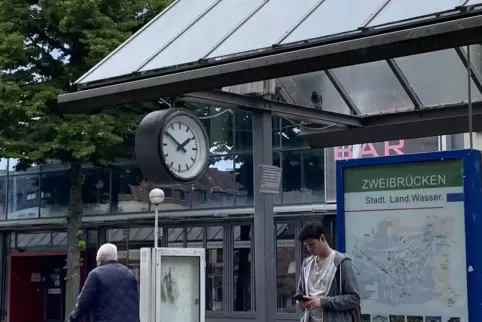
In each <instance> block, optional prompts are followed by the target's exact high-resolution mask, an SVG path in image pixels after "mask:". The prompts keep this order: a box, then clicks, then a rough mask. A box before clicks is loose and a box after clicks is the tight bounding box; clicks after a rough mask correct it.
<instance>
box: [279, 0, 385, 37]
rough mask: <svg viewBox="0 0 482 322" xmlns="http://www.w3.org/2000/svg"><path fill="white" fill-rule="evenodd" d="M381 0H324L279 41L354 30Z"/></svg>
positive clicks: (365, 19) (375, 8) (373, 10)
mask: <svg viewBox="0 0 482 322" xmlns="http://www.w3.org/2000/svg"><path fill="white" fill-rule="evenodd" d="M381 3H382V0H364V1H360V0H325V1H323V3H322V4H321V5H320V6H319V7H318V8H317V9H316V10H315V11H314V12H313V13H312V14H310V15H309V17H308V18H306V20H305V21H303V23H302V24H300V25H299V26H298V27H297V28H296V29H295V30H293V32H292V33H291V34H290V35H289V36H288V37H286V39H284V40H283V41H282V42H281V43H282V44H287V43H291V42H297V41H303V40H306V39H312V38H319V37H323V36H327V35H333V34H338V33H342V32H347V31H354V30H356V29H357V28H359V27H361V26H363V24H364V23H365V22H366V21H367V19H368V18H369V17H370V15H371V14H372V13H374V12H375V11H376V10H377V8H378V7H379V6H380V4H381Z"/></svg>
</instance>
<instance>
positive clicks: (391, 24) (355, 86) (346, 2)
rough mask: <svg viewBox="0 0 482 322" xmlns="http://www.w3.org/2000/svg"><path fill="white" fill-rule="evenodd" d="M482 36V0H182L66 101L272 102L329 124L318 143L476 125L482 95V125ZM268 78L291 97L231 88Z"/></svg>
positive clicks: (311, 136)
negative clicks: (470, 105) (469, 120)
mask: <svg viewBox="0 0 482 322" xmlns="http://www.w3.org/2000/svg"><path fill="white" fill-rule="evenodd" d="M480 43H482V0H436V1H435V0H364V1H359V0H303V1H293V0H177V1H175V2H173V3H172V4H171V5H170V6H169V7H168V8H166V9H165V10H164V11H163V12H162V13H160V14H159V15H158V16H156V17H155V18H154V19H153V20H152V21H151V22H149V23H148V24H147V25H146V26H144V27H143V28H142V29H140V30H139V31H138V32H137V33H136V34H134V35H133V36H132V37H131V38H129V39H128V40H127V41H126V42H125V43H123V44H122V45H121V46H119V48H117V49H116V50H114V51H113V52H112V53H111V54H110V55H109V56H107V57H106V58H105V59H104V60H102V61H101V62H99V63H98V64H97V65H96V66H94V67H93V68H92V69H91V70H90V71H88V72H87V73H86V74H85V75H83V76H82V77H81V78H80V79H78V80H77V82H76V83H77V84H78V87H79V91H78V92H75V93H69V94H64V95H60V96H59V99H58V101H59V104H60V105H61V106H62V107H63V108H64V109H65V110H66V111H70V112H76V113H78V112H81V113H87V112H91V111H96V110H99V109H101V108H103V107H106V106H113V105H118V104H125V103H130V102H134V101H140V100H153V99H157V98H160V97H173V96H177V97H184V98H186V97H187V98H190V99H192V100H196V101H206V102H208V101H211V102H213V104H218V105H223V104H224V105H226V106H229V105H232V106H233V107H235V106H243V107H247V108H252V109H253V110H255V109H261V110H262V109H264V110H269V111H271V112H274V113H279V114H282V115H288V116H290V117H293V118H296V116H299V117H298V119H300V120H304V121H311V122H313V123H316V124H318V125H320V124H322V125H328V126H327V127H326V129H325V128H321V129H320V128H319V127H318V128H316V129H315V130H305V134H307V138H308V141H309V143H310V145H312V146H316V147H326V146H333V145H342V144H354V143H363V142H373V141H380V140H379V139H380V135H381V133H383V134H382V135H383V139H384V140H390V139H398V138H415V137H422V136H431V135H442V134H454V133H463V132H467V121H466V119H467V102H468V101H471V102H473V109H474V110H473V111H474V112H473V113H474V114H473V115H474V116H473V117H474V128H473V129H474V131H479V130H480V131H482V122H481V121H482V106H479V105H480V104H479V103H478V101H480V100H482V79H481V77H480V70H481V66H482V57H481V54H482V51H481V48H480V45H479V44H480ZM469 45H470V46H469ZM469 75H470V76H469ZM261 80H274V81H275V82H276V88H277V90H278V91H280V92H282V94H283V97H284V102H279V101H276V102H275V101H270V100H266V99H265V98H260V97H252V96H244V95H239V94H233V93H226V92H223V91H220V89H222V88H223V87H226V86H231V85H237V84H245V83H249V82H255V81H261ZM469 84H470V86H469ZM318 94H319V98H321V101H322V102H323V103H320V106H316V97H313V95H318ZM222 103H223V104H222ZM479 110H480V111H479ZM479 116H480V120H479ZM422 123H423V125H422ZM408 124H410V125H412V126H411V127H410V131H407V125H408ZM478 124H480V125H478ZM479 127H480V128H479ZM348 129H349V131H348ZM402 132H403V133H404V134H403V135H402V134H400V133H402ZM377 139H378V140H377Z"/></svg>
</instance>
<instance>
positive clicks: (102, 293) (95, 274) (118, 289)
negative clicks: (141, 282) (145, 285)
mask: <svg viewBox="0 0 482 322" xmlns="http://www.w3.org/2000/svg"><path fill="white" fill-rule="evenodd" d="M89 312H90V313H91V317H92V319H91V321H92V322H139V290H138V284H137V280H136V278H135V276H134V274H133V273H132V271H131V270H130V269H129V268H127V267H126V266H124V265H122V264H120V263H119V262H117V261H110V262H107V263H106V264H104V265H102V266H99V267H97V268H95V269H94V270H92V271H91V272H90V273H89V276H88V277H87V280H86V281H85V284H84V287H83V288H82V292H81V293H80V295H79V297H78V298H77V304H76V305H75V307H74V310H73V311H72V313H71V314H70V321H71V322H78V321H79V320H80V319H82V318H83V317H84V316H85V315H86V314H87V313H89Z"/></svg>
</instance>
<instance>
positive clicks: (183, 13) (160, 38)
mask: <svg viewBox="0 0 482 322" xmlns="http://www.w3.org/2000/svg"><path fill="white" fill-rule="evenodd" d="M217 1H219V0H202V1H190V0H180V1H177V2H175V3H174V5H173V6H172V7H170V8H169V9H168V10H167V11H163V12H162V13H161V14H160V15H159V16H157V17H156V18H154V19H153V20H151V22H149V24H148V25H146V27H145V29H143V30H142V29H141V31H139V33H138V34H137V35H134V36H133V37H131V38H130V39H129V40H128V41H127V42H126V43H124V44H123V45H121V46H120V47H119V48H118V49H119V50H117V49H116V51H114V52H113V53H112V54H111V55H110V57H108V58H107V59H106V60H105V61H104V62H103V63H102V64H101V66H98V67H99V68H96V67H94V68H93V69H92V70H91V71H89V72H87V74H86V75H85V76H86V77H85V78H84V79H82V83H87V82H91V81H95V80H100V79H106V78H109V77H117V76H121V75H128V74H131V73H132V72H134V71H136V70H137V69H138V68H139V67H140V65H141V64H142V63H143V62H144V61H146V60H147V59H148V58H149V57H150V56H151V55H152V54H153V53H155V52H156V51H159V50H161V49H162V48H163V47H164V46H165V45H166V44H167V43H168V42H170V41H171V39H174V38H175V37H176V36H177V35H179V33H180V32H181V31H182V30H184V29H185V28H186V27H188V26H189V25H190V24H192V23H193V22H194V21H195V20H196V19H197V18H198V17H199V15H200V14H202V13H203V12H205V11H206V10H207V9H208V8H209V7H210V6H212V5H213V4H214V3H216V2H217Z"/></svg>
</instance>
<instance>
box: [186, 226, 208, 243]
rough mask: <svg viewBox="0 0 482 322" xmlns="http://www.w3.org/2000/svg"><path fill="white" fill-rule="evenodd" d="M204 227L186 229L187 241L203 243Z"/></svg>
mask: <svg viewBox="0 0 482 322" xmlns="http://www.w3.org/2000/svg"><path fill="white" fill-rule="evenodd" d="M203 237H204V227H189V228H188V229H187V240H188V241H203Z"/></svg>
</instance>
